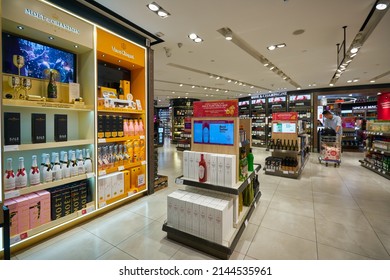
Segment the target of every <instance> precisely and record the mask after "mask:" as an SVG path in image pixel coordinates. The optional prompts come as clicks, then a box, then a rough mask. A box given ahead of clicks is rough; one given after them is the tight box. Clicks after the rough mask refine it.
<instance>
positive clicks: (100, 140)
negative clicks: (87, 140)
mask: <svg viewBox="0 0 390 280" xmlns="http://www.w3.org/2000/svg"><path fill="white" fill-rule="evenodd" d="M98 143H106V138H99V139H98Z"/></svg>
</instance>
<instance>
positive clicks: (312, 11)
mask: <svg viewBox="0 0 390 280" xmlns="http://www.w3.org/2000/svg"><path fill="white" fill-rule="evenodd" d="M155 1H156V2H157V4H159V5H160V6H161V7H163V8H164V9H165V10H166V11H168V12H169V13H170V14H171V15H170V16H169V17H168V18H165V19H161V18H160V17H158V16H157V15H156V14H155V13H153V12H151V11H150V10H149V9H148V8H147V7H146V5H147V4H148V3H151V2H152V0H133V1H126V0H98V1H96V2H98V3H99V4H101V5H103V6H105V7H107V8H109V9H110V10H112V11H113V12H115V13H117V14H119V15H121V16H123V17H124V18H126V19H128V20H129V21H131V22H133V23H135V24H137V25H138V26H140V27H142V28H144V29H145V30H147V31H149V32H150V33H153V34H156V33H157V32H161V33H163V34H164V36H163V37H161V39H163V40H164V42H163V43H160V44H157V45H154V46H153V47H152V48H153V49H154V50H155V99H158V100H161V102H159V104H167V103H166V100H167V99H169V98H175V97H179V96H180V97H186V96H187V97H194V98H200V99H213V98H214V99H225V98H237V97H243V96H246V95H248V94H249V93H251V94H257V92H259V93H265V92H268V90H271V91H281V90H286V89H287V90H296V87H294V86H292V85H291V84H290V83H288V82H287V81H285V80H283V79H282V78H281V77H280V76H278V75H277V74H275V73H274V72H272V71H270V70H269V69H268V68H266V67H265V66H264V65H263V64H262V63H260V62H259V61H258V60H256V59H255V58H253V57H252V56H250V55H249V54H248V53H247V52H245V51H244V50H243V49H241V48H240V47H238V46H237V45H235V44H234V43H233V42H232V41H226V40H225V38H224V37H223V36H222V35H221V34H220V33H219V32H217V30H218V29H221V28H223V27H229V28H230V29H231V30H232V31H233V32H234V34H235V35H237V36H238V37H240V38H241V39H242V40H243V41H244V42H246V44H248V45H249V46H250V47H251V48H253V49H255V50H256V51H257V52H259V53H260V54H262V55H263V56H265V57H266V58H267V59H268V60H269V61H271V62H272V63H273V64H274V65H276V66H277V67H278V68H279V69H280V70H282V71H283V72H284V73H285V74H287V75H288V76H289V77H291V79H292V80H294V81H295V82H296V83H297V84H299V85H300V86H301V87H302V89H310V88H313V87H314V88H324V87H329V82H330V80H331V79H332V77H333V75H334V73H335V71H336V64H337V60H336V59H337V58H336V57H337V53H336V44H337V43H341V42H342V41H343V28H342V27H343V26H348V27H347V41H346V42H347V44H346V45H347V49H348V47H349V46H350V44H351V42H352V41H353V39H354V38H355V36H356V34H357V33H358V32H359V29H360V28H361V27H362V25H363V23H364V21H365V19H366V18H367V16H368V14H369V12H370V10H371V8H372V7H373V5H374V4H375V2H376V1H375V0H326V1H324V0H288V1H286V0H240V1H238V0H192V1H191V0H155ZM389 26H390V13H388V12H387V13H386V14H385V16H384V17H383V18H382V20H381V21H380V22H379V24H378V25H377V27H376V28H375V30H374V31H373V32H372V33H371V35H370V37H369V38H368V39H367V40H366V41H365V43H364V45H363V46H362V48H361V49H360V51H359V52H358V54H357V56H356V57H355V58H354V59H353V61H352V62H351V63H350V65H349V67H348V68H347V71H346V72H345V73H344V74H343V75H342V76H341V77H340V79H339V80H338V81H337V83H336V84H335V86H347V85H363V84H369V83H370V80H371V79H372V78H374V77H377V76H379V75H381V74H384V73H386V72H389V71H390V31H389V30H388V27H389ZM298 29H303V30H304V31H305V32H304V33H303V34H301V35H293V32H294V31H296V30H298ZM192 32H195V33H196V34H198V35H199V36H200V37H201V38H202V39H203V40H204V41H203V42H202V43H198V44H197V43H194V42H193V41H192V40H190V39H189V38H188V34H190V33H192ZM178 43H182V46H181V47H179V46H178ZM277 43H286V44H287V47H285V48H282V49H277V50H274V51H269V50H267V46H269V45H272V44H277ZM165 49H168V52H170V54H171V55H170V57H168V56H167V54H166V50H165ZM175 65H176V66H175ZM180 67H186V68H189V69H193V70H185V69H182V68H180ZM195 70H196V71H195ZM199 71H200V72H201V73H199ZM202 72H203V73H212V74H215V75H220V76H222V77H226V78H231V79H233V80H238V81H241V82H243V83H247V84H250V85H254V86H256V87H255V88H250V86H245V87H244V86H239V85H238V84H234V83H228V82H227V80H224V79H220V80H216V79H215V78H209V75H207V74H203V73H202ZM351 79H359V81H358V82H355V83H347V81H348V80H351ZM180 83H183V84H184V85H183V86H182V87H180V86H179V84H180ZM376 83H390V75H386V76H384V77H382V78H380V79H378V80H377V81H376ZM312 84H315V86H309V85H312ZM192 85H195V86H196V87H195V88H192ZM204 87H212V88H214V90H209V89H208V90H205V89H204ZM216 88H219V89H221V90H220V91H218V92H217V91H216V90H215V89H216ZM264 89H268V90H267V91H265V90H264ZM224 90H228V92H227V93H225V91H224ZM172 92H175V93H172ZM206 94H207V95H208V96H206ZM211 95H213V96H211Z"/></svg>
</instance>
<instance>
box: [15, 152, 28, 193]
mask: <svg viewBox="0 0 390 280" xmlns="http://www.w3.org/2000/svg"><path fill="white" fill-rule="evenodd" d="M25 187H27V173H26V169H25V168H24V157H19V168H18V171H17V172H16V177H15V188H17V189H21V188H25Z"/></svg>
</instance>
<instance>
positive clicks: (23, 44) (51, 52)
mask: <svg viewBox="0 0 390 280" xmlns="http://www.w3.org/2000/svg"><path fill="white" fill-rule="evenodd" d="M14 55H21V56H23V57H24V66H23V67H22V68H21V69H20V75H22V76H26V77H32V78H37V79H48V71H47V70H48V69H55V70H57V71H58V73H59V75H58V76H57V77H56V80H57V81H59V82H62V83H69V82H75V81H76V79H75V77H76V73H75V72H76V54H74V53H70V52H67V51H63V50H60V49H57V48H54V47H50V46H47V45H43V44H40V43H37V42H33V41H30V40H27V39H24V38H21V37H17V36H14V35H11V34H8V33H3V72H4V73H8V74H14V75H17V74H18V68H17V67H16V66H15V65H14V63H13V56H14ZM45 70H46V71H45Z"/></svg>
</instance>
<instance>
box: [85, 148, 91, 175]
mask: <svg viewBox="0 0 390 280" xmlns="http://www.w3.org/2000/svg"><path fill="white" fill-rule="evenodd" d="M84 168H85V172H86V173H90V172H92V160H91V156H90V154H89V149H86V156H85V161H84Z"/></svg>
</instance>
